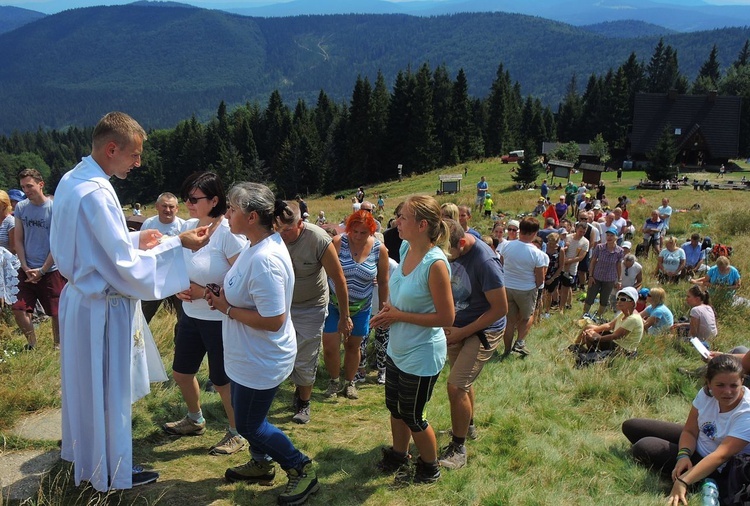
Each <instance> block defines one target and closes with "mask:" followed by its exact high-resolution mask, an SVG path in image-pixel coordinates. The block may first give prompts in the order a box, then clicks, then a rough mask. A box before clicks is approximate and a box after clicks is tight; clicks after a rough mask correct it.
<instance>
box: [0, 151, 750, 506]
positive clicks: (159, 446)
mask: <svg viewBox="0 0 750 506" xmlns="http://www.w3.org/2000/svg"><path fill="white" fill-rule="evenodd" d="M468 167H469V173H468V176H467V177H466V178H465V180H464V185H463V191H462V192H461V193H460V194H459V195H453V196H444V197H441V198H440V200H441V202H442V201H449V200H452V201H454V202H457V203H471V202H473V193H474V191H473V189H474V185H475V184H476V181H478V180H479V176H480V175H485V176H486V177H487V179H488V181H489V183H490V191H491V193H492V194H493V199H494V200H495V202H496V205H497V208H498V209H502V210H504V211H509V212H512V213H518V212H527V211H530V210H531V209H532V208H533V206H534V203H535V200H536V197H537V195H538V194H537V192H535V191H529V192H524V191H513V190H511V189H510V188H511V186H512V185H511V180H510V177H509V173H508V169H509V166H508V165H501V164H500V163H499V162H498V161H497V160H488V161H485V162H482V163H478V164H471V165H469V166H468ZM744 168H745V170H747V167H746V166H744ZM440 172H441V173H458V172H463V166H461V167H456V168H451V169H445V170H442V171H440ZM437 174H438V173H431V174H426V175H422V176H416V177H409V178H405V179H404V181H403V182H402V183H397V182H396V183H387V184H382V185H378V186H376V187H373V188H368V198H370V200H372V201H375V200H376V199H374V198H372V195H373V194H374V193H375V192H379V193H383V194H384V195H387V199H386V206H387V212H388V213H390V212H392V210H393V208H394V207H395V205H396V204H397V203H398V202H399V201H400V199H401V198H402V197H404V196H406V195H408V194H413V193H429V194H434V193H435V189H436V188H437V186H438V178H437ZM642 177H643V174H642V173H638V172H626V173H625V174H624V181H623V182H622V183H621V184H617V183H615V181H614V180H615V174H614V173H607V174H605V175H604V178H605V182H606V183H607V187H608V194H609V196H610V198H611V199H614V198H615V197H616V196H617V195H622V194H626V195H628V196H629V197H630V198H631V199H632V200H633V201H634V202H635V201H636V200H637V198H638V195H639V194H643V195H644V196H645V198H646V199H647V200H648V201H649V206H636V205H633V206H631V208H630V210H631V217H632V219H633V222H634V223H635V224H636V226H637V227H640V225H641V224H642V223H643V220H644V219H645V218H646V216H647V215H648V213H649V211H650V209H651V208H652V207H656V206H657V205H659V203H660V200H661V198H662V196H663V195H665V193H663V192H660V191H642V192H639V191H638V190H634V189H632V190H631V189H630V188H631V186H633V185H634V184H636V183H637V182H638V180H639V179H640V178H642ZM540 181H541V178H540ZM352 194H353V191H352ZM553 195H554V194H553ZM668 195H669V197H670V198H671V203H672V206H673V207H674V208H675V209H681V208H689V207H690V206H691V205H692V204H694V203H696V202H700V203H701V205H702V211H700V212H686V213H676V214H675V215H673V218H672V232H674V234H675V235H677V236H678V237H679V238H680V239H682V238H684V237H685V236H686V235H687V234H689V233H690V232H692V231H693V230H699V231H700V232H701V233H702V234H708V235H711V237H712V238H713V239H714V242H717V241H721V242H726V243H729V244H731V245H732V246H734V248H735V250H734V251H735V253H734V256H733V257H732V259H731V260H732V264H733V265H735V266H737V267H738V268H739V270H740V272H742V273H748V272H750V270H749V269H748V268H749V267H750V262H749V261H748V256H747V255H746V254H745V253H744V252H745V251H747V248H748V247H750V239H748V237H747V234H746V231H747V228H748V224H750V218H748V217H746V215H745V213H744V211H745V207H746V205H747V204H746V202H747V193H745V192H730V191H712V192H709V193H702V192H694V191H693V190H692V188H685V189H681V190H676V191H671V192H669V193H668ZM307 202H308V205H309V207H310V214H311V215H313V216H315V215H316V214H317V211H318V210H320V209H323V210H325V211H326V215H327V216H328V217H329V220H330V221H334V220H340V219H341V218H343V217H345V216H346V214H347V213H348V212H349V210H350V205H351V204H350V202H349V201H336V200H334V199H333V198H332V197H325V196H324V197H317V198H310V199H308V200H307ZM473 221H474V225H475V227H476V228H478V229H479V230H482V231H488V228H489V226H490V225H491V222H490V221H489V220H486V219H484V218H479V217H478V216H475V217H474V220H473ZM695 222H700V223H702V224H703V225H704V227H703V228H696V227H695V226H694V225H693V223H695ZM736 234H744V235H736ZM644 267H645V271H646V272H647V275H646V276H645V278H646V280H647V281H646V283H645V284H646V285H647V286H650V285H653V278H652V277H651V272H652V271H653V270H654V269H655V261H654V260H653V259H649V260H647V261H646V262H644ZM666 289H667V291H668V301H667V303H668V305H669V306H670V307H671V308H672V310H673V311H674V313H675V315H677V316H679V315H683V314H686V313H687V306H686V305H685V303H684V293H685V290H686V289H687V285H686V284H680V285H677V286H673V285H670V286H667V287H666ZM748 293H749V290H748V288H747V284H745V286H743V288H742V289H741V290H740V294H741V295H743V296H745V297H748ZM720 311H721V312H720V318H719V325H720V335H719V337H718V338H717V340H716V346H717V347H718V348H719V349H723V350H726V349H728V348H730V347H732V346H734V345H737V344H747V334H746V332H744V329H745V322H746V321H747V320H748V318H750V311H749V310H748V308H734V309H732V308H726V307H722V308H720ZM579 313H580V305H579V306H576V309H575V310H574V311H570V312H569V313H568V315H566V316H564V317H560V316H553V317H552V318H550V319H549V320H544V321H542V322H540V323H538V324H536V325H535V326H534V327H533V328H532V331H531V333H530V336H529V341H528V344H529V347H530V348H531V350H532V351H533V353H532V355H531V356H529V357H528V358H526V359H523V360H522V359H519V358H517V357H511V358H510V359H508V360H506V361H505V362H500V361H498V360H492V361H491V362H490V363H488V365H487V366H486V367H485V370H484V371H483V373H482V375H481V376H480V378H479V380H478V382H477V385H476V391H477V406H476V424H477V426H478V429H479V434H480V436H479V439H478V440H477V441H470V442H469V443H468V451H469V464H468V466H467V467H465V468H463V469H461V470H458V471H453V472H451V471H444V472H443V478H442V479H441V480H440V481H439V482H438V483H437V484H435V485H431V486H419V487H408V488H402V489H394V488H392V487H391V478H390V477H385V476H381V475H379V474H378V473H377V472H376V470H375V468H374V464H375V462H376V461H377V460H378V458H379V455H380V447H381V446H383V445H387V444H389V441H390V429H389V424H388V412H387V411H386V409H385V406H384V403H383V391H382V387H380V386H378V385H376V384H375V374H374V373H373V372H371V373H370V374H369V376H368V382H367V384H365V385H364V386H362V387H361V388H360V395H361V397H360V399H359V400H357V401H350V400H347V399H336V400H333V401H331V400H325V399H323V398H322V392H323V390H324V389H325V386H326V382H327V380H328V378H327V375H326V373H325V369H324V368H322V367H321V369H320V374H319V377H318V382H317V385H316V388H315V391H314V394H313V405H312V422H311V423H310V424H308V425H305V426H299V425H296V424H294V423H292V422H291V420H290V417H291V414H292V413H291V411H290V407H289V406H290V403H291V394H292V387H291V386H290V385H289V384H288V383H285V384H284V385H283V386H282V388H281V390H280V393H279V395H278V398H277V401H276V402H275V403H274V406H273V408H272V410H271V413H270V419H271V421H272V422H273V423H275V424H277V425H279V426H280V427H281V428H282V429H283V430H284V431H285V432H286V433H287V434H288V435H289V436H290V437H291V439H292V441H294V442H295V444H296V445H298V447H299V448H300V449H301V450H303V451H304V452H305V453H307V454H308V455H310V456H311V457H313V459H315V461H316V464H317V470H318V476H319V479H320V481H321V485H322V486H321V490H320V492H319V493H318V494H317V495H316V496H314V498H313V499H312V500H311V501H310V504H331V505H360V504H368V505H378V506H380V505H386V504H387V505H413V504H420V505H433V504H434V505H443V504H451V505H480V504H481V505H500V504H510V505H546V504H555V505H557V504H565V505H568V504H582V505H583V504H606V505H609V504H618V505H651V504H653V505H657V504H663V503H664V496H665V493H666V492H667V491H668V484H667V483H665V482H663V481H661V480H660V479H659V477H658V476H656V475H655V474H654V473H651V472H649V471H648V470H646V469H644V468H642V467H640V466H638V465H635V463H634V462H633V461H632V460H631V458H630V456H629V453H628V444H627V441H626V439H625V438H624V436H622V434H621V433H620V424H621V423H622V422H623V421H624V420H626V419H628V418H631V417H635V416H639V417H654V418H659V419H663V420H671V421H675V422H682V421H684V418H685V417H686V415H687V412H688V409H689V406H690V402H691V400H692V398H693V397H694V395H695V394H696V392H697V389H698V388H699V385H698V384H697V383H696V382H695V380H691V379H689V378H687V377H685V376H682V375H680V374H679V373H677V368H678V367H697V366H698V365H699V364H700V362H699V360H698V357H697V354H696V352H695V351H694V350H693V349H692V347H690V346H689V345H685V344H683V343H680V342H677V341H676V340H675V339H674V338H670V337H666V336H665V337H659V338H653V337H646V338H644V340H643V343H642V345H641V347H640V351H639V357H638V358H637V359H636V360H621V361H616V362H613V363H612V364H609V365H597V366H594V367H590V368H588V369H584V370H577V369H575V368H574V367H573V359H572V357H571V356H569V354H568V353H567V352H566V351H564V349H565V347H566V346H567V345H568V344H569V343H570V342H571V341H572V339H573V338H574V336H575V333H576V326H575V323H576V322H575V320H576V317H577V316H579ZM172 319H173V316H172V315H170V314H168V313H166V312H163V311H162V312H160V313H159V314H158V315H157V317H156V318H155V319H154V321H153V322H152V329H153V331H154V335H155V337H156V339H157V343H158V345H159V348H160V349H161V351H162V353H163V356H164V362H165V364H166V365H167V366H169V365H171V359H172V335H171V329H172V325H173V320H172ZM0 330H1V331H2V332H1V333H0V335H1V336H2V337H1V338H0V339H1V340H2V341H1V343H2V347H3V348H4V349H6V350H11V351H13V350H15V351H18V350H20V348H21V346H22V344H23V341H22V338H21V337H20V336H18V335H16V334H14V333H13V332H12V327H8V326H5V327H1V328H0ZM40 343H41V346H40V347H39V349H38V350H37V351H36V352H35V353H31V354H29V353H26V354H23V353H17V354H15V355H11V356H9V357H7V358H4V360H3V362H2V363H0V377H2V378H3V381H2V382H0V413H2V414H3V416H2V417H0V432H3V431H7V429H8V428H9V427H10V426H11V425H12V424H13V423H14V422H15V421H17V420H18V419H19V418H20V417H21V416H23V415H24V413H27V412H31V411H35V410H39V409H44V408H48V407H55V406H59V394H58V390H59V366H58V361H57V355H56V354H55V353H54V352H53V351H52V349H51V348H52V346H51V337H50V335H49V325H48V324H45V325H44V326H43V327H42V335H41V337H40ZM0 353H1V351H0ZM206 373H207V371H206V369H205V365H204V368H203V369H201V371H200V373H199V375H198V378H199V381H200V382H201V384H203V383H204V382H205V380H206ZM446 376H447V375H446V374H443V375H442V377H441V380H440V382H439V384H438V386H437V387H436V389H435V394H434V396H433V399H432V401H431V402H430V403H429V404H428V412H427V415H428V418H429V420H430V422H431V424H433V426H434V427H435V428H436V430H438V431H441V433H440V434H439V436H438V440H439V443H440V445H444V444H447V442H448V436H447V434H445V431H447V430H448V429H449V428H450V411H449V406H448V401H447V397H446V393H445V379H446ZM202 402H203V408H204V412H205V413H206V418H207V420H208V431H207V432H206V434H205V435H203V436H201V437H196V438H182V439H176V438H171V437H168V436H166V435H164V434H163V433H162V432H161V430H160V425H161V424H162V423H163V422H165V421H168V420H174V419H178V418H180V417H182V416H183V414H184V410H185V407H184V403H183V402H182V400H181V398H180V394H179V390H178V389H177V387H176V385H175V384H174V383H173V382H168V383H166V384H164V385H156V386H154V388H153V393H152V394H151V395H149V396H147V397H146V398H145V399H143V400H141V401H139V402H138V403H137V404H136V405H135V406H134V413H133V427H134V453H135V460H136V461H138V462H140V463H142V464H144V465H146V466H148V467H152V468H154V469H156V470H158V471H159V472H161V479H160V481H159V482H158V483H157V484H155V485H152V486H148V487H144V488H142V489H140V490H139V489H136V490H134V491H127V492H118V493H112V494H110V495H109V496H103V495H100V494H96V493H92V492H91V490H90V489H78V488H76V487H74V486H72V483H71V482H72V480H71V478H70V465H68V464H63V463H60V464H59V465H57V466H56V467H55V468H54V469H53V470H52V472H51V473H50V475H49V478H48V480H47V481H46V482H45V484H44V485H43V487H42V489H41V490H40V493H39V496H38V497H36V498H34V499H33V500H32V501H31V503H30V504H39V505H58V504H60V505H62V504H65V505H67V504H105V503H118V504H152V505H153V504H163V505H184V504H212V505H230V504H258V505H266V504H275V502H276V496H277V495H278V493H279V492H280V491H281V490H282V489H283V485H284V484H285V481H286V480H285V479H284V477H283V476H281V474H279V475H277V479H276V481H275V483H274V486H273V487H260V486H248V485H245V484H228V483H225V482H224V481H223V479H222V476H223V473H224V470H225V469H226V468H227V467H228V466H232V465H237V464H239V463H242V462H244V461H245V460H246V459H247V454H243V455H234V456H228V457H212V456H209V455H207V450H208V447H209V446H211V445H212V444H213V443H215V442H216V441H218V440H219V438H220V437H221V435H222V433H223V431H224V428H225V424H226V420H225V418H224V416H223V411H222V408H221V404H220V401H219V398H218V396H217V395H216V394H206V393H203V394H202ZM50 447H54V444H50V443H43V442H40V441H26V440H21V439H18V438H7V439H6V448H5V451H13V450H16V449H25V448H40V449H49V448H50ZM413 452H414V451H413ZM691 504H698V502H697V497H695V496H694V497H693V498H692V501H691Z"/></svg>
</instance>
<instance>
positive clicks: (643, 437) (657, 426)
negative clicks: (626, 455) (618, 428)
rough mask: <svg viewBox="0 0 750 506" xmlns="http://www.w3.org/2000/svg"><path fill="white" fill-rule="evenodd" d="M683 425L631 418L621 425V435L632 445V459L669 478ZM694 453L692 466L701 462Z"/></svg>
mask: <svg viewBox="0 0 750 506" xmlns="http://www.w3.org/2000/svg"><path fill="white" fill-rule="evenodd" d="M683 428H684V426H683V425H680V424H679V423H671V422H662V421H660V420H650V419H648V418H631V419H630V420H626V421H625V422H623V424H622V433H623V434H625V437H626V438H628V440H629V441H630V442H631V443H632V444H633V447H632V449H631V450H632V452H633V457H634V458H635V459H636V460H637V461H638V462H640V463H641V464H643V465H644V466H647V467H650V468H653V469H656V470H658V471H660V472H661V473H663V474H665V475H667V476H670V475H671V474H672V470H673V469H674V466H675V464H677V451H678V450H679V448H678V445H679V442H680V434H682V429H683ZM701 458H702V457H701V456H700V455H698V454H697V453H696V452H693V455H692V456H691V457H690V460H691V461H692V462H693V465H695V464H697V463H698V462H699V461H700V460H701Z"/></svg>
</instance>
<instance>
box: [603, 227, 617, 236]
mask: <svg viewBox="0 0 750 506" xmlns="http://www.w3.org/2000/svg"><path fill="white" fill-rule="evenodd" d="M604 233H605V234H614V235H617V227H609V228H608V229H607V230H606V231H605V232H604Z"/></svg>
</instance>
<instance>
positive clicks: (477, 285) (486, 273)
mask: <svg viewBox="0 0 750 506" xmlns="http://www.w3.org/2000/svg"><path fill="white" fill-rule="evenodd" d="M503 286H505V285H504V284H503V271H502V268H501V265H500V259H499V258H498V257H497V255H496V254H495V253H494V252H493V251H492V249H491V248H490V247H489V246H487V244H486V243H484V242H482V241H477V242H475V243H474V246H472V248H471V249H470V250H469V251H467V252H466V253H465V254H463V255H461V256H460V257H458V258H457V259H455V260H453V261H452V262H451V290H452V291H453V303H454V305H455V308H456V319H455V321H454V322H453V325H454V326H456V327H465V326H467V325H469V324H470V323H472V322H474V321H476V319H477V318H479V317H480V316H481V315H482V314H483V313H484V312H485V311H487V310H488V309H489V308H490V303H489V302H488V301H487V297H485V295H484V292H488V291H490V290H495V289H496V288H502V287H503ZM504 329H505V316H503V317H502V318H500V319H499V320H497V321H495V322H494V323H492V324H491V325H490V326H489V327H487V328H486V329H485V330H489V331H491V332H501V331H502V330H504Z"/></svg>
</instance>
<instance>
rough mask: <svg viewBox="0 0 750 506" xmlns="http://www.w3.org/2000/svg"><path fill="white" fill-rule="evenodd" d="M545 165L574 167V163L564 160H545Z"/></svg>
mask: <svg viewBox="0 0 750 506" xmlns="http://www.w3.org/2000/svg"><path fill="white" fill-rule="evenodd" d="M547 165H553V166H555V167H566V168H568V169H572V168H573V167H575V164H574V163H573V162H566V161H565V160H550V161H549V162H547Z"/></svg>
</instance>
